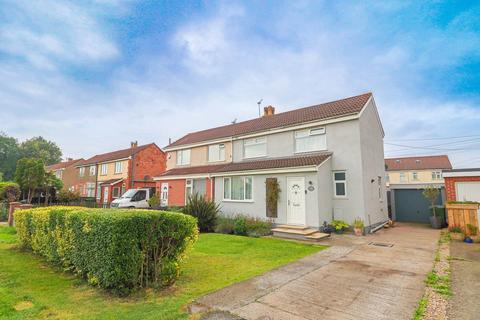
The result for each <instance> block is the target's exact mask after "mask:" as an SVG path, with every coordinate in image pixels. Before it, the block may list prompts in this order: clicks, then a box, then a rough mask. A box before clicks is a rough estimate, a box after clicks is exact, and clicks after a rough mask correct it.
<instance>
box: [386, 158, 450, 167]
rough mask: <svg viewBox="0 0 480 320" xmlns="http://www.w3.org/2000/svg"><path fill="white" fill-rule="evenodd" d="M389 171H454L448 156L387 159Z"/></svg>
mask: <svg viewBox="0 0 480 320" xmlns="http://www.w3.org/2000/svg"><path fill="white" fill-rule="evenodd" d="M385 165H386V170H387V171H398V170H424V169H452V164H451V163H450V160H449V159H448V156H447V155H441V156H421V157H405V158H389V159H385Z"/></svg>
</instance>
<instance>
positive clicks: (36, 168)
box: [15, 158, 45, 203]
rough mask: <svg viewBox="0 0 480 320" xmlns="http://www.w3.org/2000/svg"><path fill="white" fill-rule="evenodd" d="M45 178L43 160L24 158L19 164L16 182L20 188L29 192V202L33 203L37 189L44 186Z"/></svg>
mask: <svg viewBox="0 0 480 320" xmlns="http://www.w3.org/2000/svg"><path fill="white" fill-rule="evenodd" d="M44 178H45V166H44V164H43V160H41V159H34V158H22V159H20V160H18V162H17V169H16V171H15V181H16V182H17V183H18V184H19V185H20V188H21V189H22V190H24V191H27V202H28V203H30V202H31V201H32V198H33V195H34V192H35V189H36V188H39V187H40V186H42V184H43V180H44Z"/></svg>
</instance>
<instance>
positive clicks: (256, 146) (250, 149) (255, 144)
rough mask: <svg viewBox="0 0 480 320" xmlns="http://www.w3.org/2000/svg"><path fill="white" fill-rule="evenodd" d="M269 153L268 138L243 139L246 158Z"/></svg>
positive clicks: (263, 155)
mask: <svg viewBox="0 0 480 320" xmlns="http://www.w3.org/2000/svg"><path fill="white" fill-rule="evenodd" d="M266 155H267V138H266V137H259V138H253V139H246V140H243V156H244V158H257V157H265V156H266Z"/></svg>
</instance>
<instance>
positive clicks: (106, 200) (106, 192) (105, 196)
mask: <svg viewBox="0 0 480 320" xmlns="http://www.w3.org/2000/svg"><path fill="white" fill-rule="evenodd" d="M103 203H108V186H105V187H103Z"/></svg>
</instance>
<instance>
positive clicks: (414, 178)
mask: <svg viewBox="0 0 480 320" xmlns="http://www.w3.org/2000/svg"><path fill="white" fill-rule="evenodd" d="M412 180H414V181H417V180H418V172H412Z"/></svg>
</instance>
